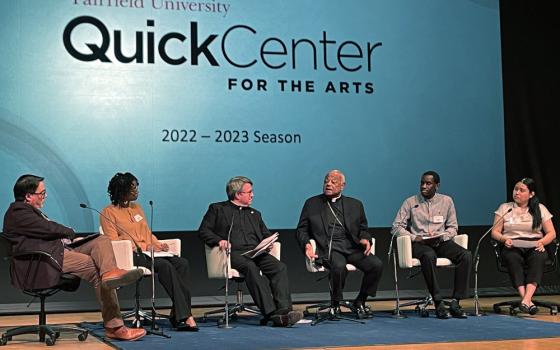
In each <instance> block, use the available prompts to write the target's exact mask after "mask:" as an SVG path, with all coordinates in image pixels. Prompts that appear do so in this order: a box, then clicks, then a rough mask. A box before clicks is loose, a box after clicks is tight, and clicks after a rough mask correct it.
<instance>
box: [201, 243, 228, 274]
mask: <svg viewBox="0 0 560 350" xmlns="http://www.w3.org/2000/svg"><path fill="white" fill-rule="evenodd" d="M204 253H205V254H206V271H207V272H208V278H225V276H226V269H225V262H226V254H225V253H224V251H222V250H220V247H219V246H215V247H212V248H210V247H209V246H207V245H204ZM228 265H229V261H228ZM229 266H230V271H231V265H229Z"/></svg>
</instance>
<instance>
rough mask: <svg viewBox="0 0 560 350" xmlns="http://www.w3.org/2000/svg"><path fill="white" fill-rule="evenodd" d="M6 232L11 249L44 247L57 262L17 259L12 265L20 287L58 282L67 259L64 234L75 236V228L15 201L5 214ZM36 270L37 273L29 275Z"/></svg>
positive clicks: (31, 287) (32, 287) (18, 251)
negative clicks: (35, 261)
mask: <svg viewBox="0 0 560 350" xmlns="http://www.w3.org/2000/svg"><path fill="white" fill-rule="evenodd" d="M3 231H4V236H5V237H6V238H7V239H8V240H9V241H10V242H12V252H13V253H21V252H29V251H43V252H46V253H49V254H51V255H52V256H53V258H54V259H55V260H56V262H57V263H54V262H46V261H45V262H42V263H41V264H39V266H38V267H37V270H35V268H36V265H35V264H36V263H34V262H32V261H30V260H28V259H15V260H13V261H12V264H11V266H10V274H11V278H12V284H13V285H14V286H15V287H16V288H20V289H42V288H49V287H52V286H55V285H57V284H58V282H59V279H60V275H61V271H62V263H63V260H64V245H63V244H62V241H61V238H73V237H74V236H75V233H74V230H72V229H71V228H69V227H66V226H64V225H60V224H57V223H56V222H54V221H49V220H47V219H46V218H45V217H43V215H42V214H41V212H40V211H39V210H37V209H35V208H34V207H32V206H31V205H29V204H27V203H24V202H13V203H12V204H10V207H9V208H8V210H7V211H6V214H5V215H4V228H3ZM31 271H36V275H35V276H30V273H31Z"/></svg>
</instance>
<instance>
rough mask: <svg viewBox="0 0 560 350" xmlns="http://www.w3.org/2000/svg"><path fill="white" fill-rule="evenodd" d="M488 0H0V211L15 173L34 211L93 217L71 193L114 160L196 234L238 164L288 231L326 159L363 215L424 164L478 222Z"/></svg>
mask: <svg viewBox="0 0 560 350" xmlns="http://www.w3.org/2000/svg"><path fill="white" fill-rule="evenodd" d="M498 7H499V6H498V1H497V0H488V1H479V0H477V1H475V0H472V1H461V2H458V1H456V2H450V1H445V0H426V1H422V2H410V1H400V0H397V1H367V0H357V1H353V2H351V3H348V4H344V6H341V4H340V2H336V1H322V2H321V3H320V4H318V3H317V2H316V1H310V0H309V1H307V0H305V1H273V2H261V1H249V0H239V1H235V2H217V1H213V0H210V1H206V2H204V1H203V2H199V3H196V4H195V3H191V2H186V1H164V0H129V1H123V0H120V1H116V0H97V1H95V0H64V1H49V2H45V1H39V0H22V1H3V2H1V3H0V18H1V20H2V23H3V30H2V31H1V32H0V40H1V42H2V45H1V46H0V55H1V56H2V60H1V61H0V122H1V125H2V126H1V129H0V134H1V135H0V136H1V137H0V162H1V164H2V167H0V184H2V186H0V211H2V212H3V211H5V209H6V208H7V207H8V205H9V203H10V202H11V201H12V197H13V196H12V191H11V189H12V186H13V183H14V182H15V180H16V179H17V177H19V176H20V175H21V174H24V173H34V174H37V175H41V176H45V177H46V185H47V190H48V194H49V196H48V199H47V201H46V205H45V208H44V211H45V212H46V213H47V214H48V215H49V217H50V218H52V219H53V220H56V221H58V222H61V223H64V224H66V225H69V226H72V227H73V228H74V229H75V230H76V231H78V232H82V233H87V232H94V231H96V230H97V227H98V225H99V221H98V217H97V215H96V214H95V213H94V212H92V211H88V210H84V209H81V208H80V207H79V205H78V204H79V203H82V202H83V203H87V204H88V205H90V206H91V207H94V208H102V207H103V206H105V205H107V204H108V197H107V193H106V189H107V184H108V181H109V179H110V178H111V177H112V176H113V175H114V174H115V173H116V172H118V171H130V172H132V173H134V174H135V175H136V176H137V177H138V178H139V180H140V184H141V186H140V189H141V195H140V200H139V201H140V203H141V204H142V205H144V207H147V206H148V204H147V203H148V202H149V201H153V202H154V218H153V228H154V231H156V232H170V234H171V235H173V236H179V237H181V238H182V239H184V240H185V241H186V242H198V240H197V238H196V237H195V236H194V232H193V231H195V230H196V229H197V228H198V225H199V223H200V221H201V218H202V215H203V214H204V212H205V210H206V208H207V206H208V203H210V202H214V201H219V200H224V199H225V193H224V187H225V183H226V181H227V180H228V179H229V178H230V177H232V176H234V175H246V176H248V177H250V178H251V179H252V180H253V181H254V184H255V193H256V196H255V200H254V206H255V207H256V208H258V209H260V210H261V211H262V212H263V217H264V219H265V221H266V223H267V224H268V226H269V227H271V228H276V229H280V230H282V229H285V230H286V231H285V232H293V231H291V230H292V229H293V228H294V227H295V225H296V223H297V220H298V216H299V211H300V209H301V206H302V205H303V202H304V200H305V198H307V197H309V196H311V195H314V194H316V193H319V192H320V191H321V184H322V180H323V176H324V174H325V173H326V172H327V171H328V170H329V169H333V168H339V169H341V170H343V171H344V172H345V173H346V175H347V186H346V190H345V193H346V194H348V195H350V196H355V197H357V198H360V199H361V200H362V201H363V202H364V205H365V208H366V213H367V216H368V219H369V226H371V227H374V228H376V227H377V228H380V227H381V228H382V227H388V226H390V224H391V222H392V220H393V218H394V215H395V212H396V211H397V209H398V208H399V206H400V204H401V203H402V201H403V200H404V198H405V197H407V196H409V195H412V194H414V193H417V192H418V183H419V178H420V174H421V173H422V172H423V171H425V170H429V169H434V170H437V171H438V172H439V173H440V174H441V176H442V186H441V191H442V192H444V193H447V194H450V195H452V196H453V197H454V199H455V203H456V207H457V211H458V215H459V222H460V224H461V225H467V226H469V225H470V226H473V225H474V226H477V225H486V224H488V223H490V222H491V220H492V216H493V214H492V213H493V210H494V209H495V208H496V207H497V205H498V204H499V203H501V202H503V201H504V200H505V199H506V191H505V190H506V188H505V187H506V186H505V159H504V131H503V126H504V121H503V107H502V77H501V54H500V16H499V8H498ZM481 171H484V172H485V174H486V175H485V176H484V181H479V179H480V173H481ZM145 209H146V208H145ZM146 211H147V212H149V210H146ZM147 219H149V218H147ZM378 230H384V229H378ZM283 236H284V237H285V236H286V233H283ZM287 242H292V243H289V244H288V245H287V246H286V249H285V250H284V252H286V254H288V256H289V257H291V256H298V257H299V256H300V255H299V254H300V252H299V251H298V250H297V249H296V247H295V245H294V241H292V239H291V238H290V239H289V240H288V241H287ZM198 243H199V242H198ZM193 244H194V245H193ZM195 246H196V244H195V243H192V244H191V245H190V248H188V249H189V252H188V253H189V254H190V253H191V251H190V249H193V248H192V247H195ZM381 247H383V245H382V246H381ZM386 249H387V247H385V250H383V249H381V250H379V253H381V254H385V253H386ZM194 251H196V252H194ZM193 252H194V253H192V254H194V255H192V254H190V255H191V256H193V258H192V259H193V263H194V264H196V265H197V266H199V267H200V266H201V265H199V264H203V260H202V259H201V258H202V255H201V254H202V250H199V249H195V250H193ZM283 254H284V253H283ZM296 264H297V265H298V266H299V261H298V262H297V263H296ZM199 267H197V268H195V270H197V271H198V270H201V271H203V269H202V268H200V269H199ZM290 268H291V267H290ZM298 268H299V267H298ZM295 270H296V271H297V268H295ZM385 276H389V275H387V274H386V275H385ZM200 277H201V278H203V277H204V276H200ZM385 278H389V277H384V279H385ZM389 281H390V280H387V282H385V283H384V286H385V287H384V288H387V289H389V288H390V285H387V284H386V283H388V282H389ZM204 288H206V287H204ZM298 288H299V284H298ZM202 290H204V291H206V290H207V289H202ZM208 290H209V289H208ZM199 292H200V290H197V291H195V293H199ZM204 293H206V292H204ZM89 296H90V293H89V292H88V297H89Z"/></svg>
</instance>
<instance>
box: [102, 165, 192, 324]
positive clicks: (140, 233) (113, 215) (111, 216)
mask: <svg viewBox="0 0 560 350" xmlns="http://www.w3.org/2000/svg"><path fill="white" fill-rule="evenodd" d="M139 185H140V184H139V182H138V179H136V177H135V176H134V175H132V174H131V173H124V174H123V173H117V174H115V176H113V178H112V179H111V181H110V182H109V187H108V189H107V191H108V193H109V197H110V199H111V204H110V205H108V206H107V207H105V208H104V209H103V215H101V216H100V218H99V220H100V222H101V227H102V229H103V232H104V233H105V235H107V236H108V237H109V238H111V239H112V240H125V239H126V240H131V241H132V240H133V241H134V242H135V243H136V244H135V246H136V245H137V246H139V247H140V249H142V251H149V250H150V249H151V246H152V245H153V248H154V251H155V252H161V251H164V252H165V251H168V250H169V246H168V245H167V244H165V243H162V242H160V241H159V240H158V239H157V237H156V236H154V235H153V234H152V232H151V230H150V227H149V226H148V223H147V220H146V215H144V211H143V210H142V207H141V206H140V204H138V203H136V200H137V199H138V186H139ZM123 231H124V232H123ZM134 264H138V265H140V266H144V267H147V268H150V267H151V259H150V257H149V256H147V255H146V254H142V253H139V254H134ZM154 270H155V272H157V276H158V280H159V281H160V282H161V284H162V285H163V287H164V288H165V290H166V291H167V294H168V295H169V297H170V298H171V301H172V302H173V306H172V308H171V315H170V321H171V324H172V325H173V327H174V328H176V329H177V330H178V331H190V332H194V331H198V327H197V326H196V322H195V320H194V318H193V316H192V313H191V292H190V290H189V286H190V269H189V263H188V261H187V259H185V258H182V257H178V256H170V257H156V258H155V259H154Z"/></svg>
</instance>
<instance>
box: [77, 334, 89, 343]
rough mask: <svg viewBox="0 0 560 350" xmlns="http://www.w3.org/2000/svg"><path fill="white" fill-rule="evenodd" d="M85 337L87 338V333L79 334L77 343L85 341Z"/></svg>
mask: <svg viewBox="0 0 560 350" xmlns="http://www.w3.org/2000/svg"><path fill="white" fill-rule="evenodd" d="M87 337H88V332H84V333H80V334H79V335H78V340H79V341H86V339H87Z"/></svg>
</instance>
